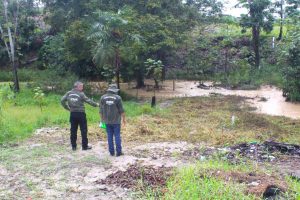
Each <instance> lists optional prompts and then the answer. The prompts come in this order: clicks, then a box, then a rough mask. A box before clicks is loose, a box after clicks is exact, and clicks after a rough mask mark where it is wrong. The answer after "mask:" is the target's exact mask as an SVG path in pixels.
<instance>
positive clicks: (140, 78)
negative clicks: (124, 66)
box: [136, 69, 145, 88]
mask: <svg viewBox="0 0 300 200" xmlns="http://www.w3.org/2000/svg"><path fill="white" fill-rule="evenodd" d="M142 87H145V83H144V73H143V70H142V69H139V70H138V71H137V73H136V88H142Z"/></svg>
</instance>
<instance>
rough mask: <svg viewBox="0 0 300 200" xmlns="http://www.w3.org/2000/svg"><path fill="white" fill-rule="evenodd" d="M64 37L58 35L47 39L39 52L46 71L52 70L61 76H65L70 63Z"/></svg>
mask: <svg viewBox="0 0 300 200" xmlns="http://www.w3.org/2000/svg"><path fill="white" fill-rule="evenodd" d="M63 44H64V35H62V34H58V35H55V36H48V37H47V38H45V41H44V45H43V47H42V48H41V50H40V52H39V58H40V60H41V61H42V62H43V68H44V69H51V70H54V71H56V72H57V73H58V74H60V75H65V73H66V71H67V69H68V65H69V63H68V62H67V61H66V58H65V57H66V56H65V53H66V50H65V48H64V45H63Z"/></svg>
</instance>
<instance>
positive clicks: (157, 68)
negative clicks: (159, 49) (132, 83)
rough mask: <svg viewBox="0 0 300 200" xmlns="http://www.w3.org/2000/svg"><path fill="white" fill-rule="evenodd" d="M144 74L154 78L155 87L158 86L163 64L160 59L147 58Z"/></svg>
mask: <svg viewBox="0 0 300 200" xmlns="http://www.w3.org/2000/svg"><path fill="white" fill-rule="evenodd" d="M145 65H146V70H147V72H146V76H147V77H151V78H153V79H154V82H155V88H158V87H159V82H160V81H161V80H162V72H163V66H164V65H163V64H162V62H161V61H160V60H157V61H156V60H153V59H151V58H148V59H147V61H146V62H145Z"/></svg>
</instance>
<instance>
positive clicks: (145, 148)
mask: <svg viewBox="0 0 300 200" xmlns="http://www.w3.org/2000/svg"><path fill="white" fill-rule="evenodd" d="M79 140H80V138H79ZM91 143H92V144H93V149H92V150H90V151H82V150H80V149H79V150H77V151H75V152H73V151H71V148H70V147H69V145H68V144H69V133H68V130H66V129H61V128H43V129H40V130H37V132H36V133H35V135H34V136H33V137H32V138H31V139H30V140H28V141H26V142H24V143H20V144H18V145H15V146H13V147H9V148H2V149H1V157H0V160H1V164H0V176H1V179H0V199H3V200H5V199H110V200H111V199H135V190H132V188H128V187H120V186H118V184H105V183H106V182H103V181H104V180H105V179H106V178H107V177H108V176H110V175H112V174H114V173H116V172H119V173H120V171H126V170H127V169H128V168H129V167H130V166H133V165H139V166H145V167H146V166H148V169H149V168H150V169H153V170H157V169H159V168H173V167H178V166H182V165H186V164H188V163H189V162H190V161H188V159H181V158H179V157H178V156H177V155H178V154H180V152H183V151H185V150H187V149H189V148H193V147H194V145H192V144H187V143H185V142H177V143H167V142H166V143H150V144H136V143H128V144H125V145H124V153H125V155H124V156H121V157H112V156H110V155H109V153H108V151H107V144H106V142H105V141H100V142H97V141H96V140H94V141H91ZM101 181H102V182H103V184H101ZM129 184H130V183H129Z"/></svg>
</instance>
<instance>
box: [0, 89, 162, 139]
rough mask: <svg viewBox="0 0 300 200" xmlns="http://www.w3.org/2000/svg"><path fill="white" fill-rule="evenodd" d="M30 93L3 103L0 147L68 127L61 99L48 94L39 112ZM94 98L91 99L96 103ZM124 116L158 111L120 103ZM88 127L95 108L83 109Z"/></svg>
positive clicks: (95, 119)
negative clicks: (49, 128) (51, 128)
mask: <svg viewBox="0 0 300 200" xmlns="http://www.w3.org/2000/svg"><path fill="white" fill-rule="evenodd" d="M33 96H34V92H33V89H31V88H27V87H23V88H22V90H21V92H20V93H18V94H17V95H16V96H15V98H13V99H10V100H8V101H6V102H5V103H4V104H3V106H2V123H1V124H0V130H1V134H0V143H6V142H15V141H19V140H22V139H25V138H27V137H29V136H30V135H31V134H32V133H33V132H34V130H35V129H38V128H41V127H45V126H56V125H57V126H62V127H66V126H68V125H69V112H68V111H66V110H64V109H63V107H62V106H61V105H60V99H61V97H62V96H61V95H56V94H52V93H49V94H47V95H46V97H45V100H44V102H43V107H42V110H41V109H40V107H39V105H38V104H37V103H36V102H35V101H34V100H33ZM97 99H98V98H97V97H96V98H94V100H95V101H97ZM124 107H125V112H126V115H127V116H128V117H129V118H135V117H137V116H140V115H143V114H148V115H152V114H157V113H159V112H161V111H160V110H159V109H152V108H151V107H150V105H145V104H137V103H135V102H131V101H128V102H124ZM86 113H87V120H88V123H89V125H95V124H97V123H98V122H99V120H100V117H99V108H95V107H92V106H90V105H86Z"/></svg>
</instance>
